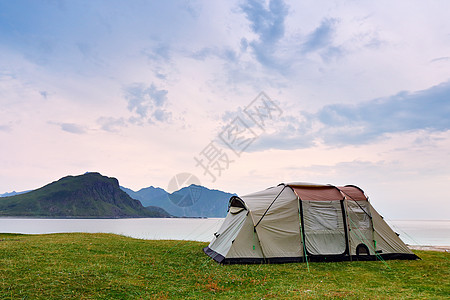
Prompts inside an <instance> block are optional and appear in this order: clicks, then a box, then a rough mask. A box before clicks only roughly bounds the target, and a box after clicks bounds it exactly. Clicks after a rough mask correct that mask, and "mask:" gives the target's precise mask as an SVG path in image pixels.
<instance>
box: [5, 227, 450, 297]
mask: <svg viewBox="0 0 450 300" xmlns="http://www.w3.org/2000/svg"><path fill="white" fill-rule="evenodd" d="M206 245H207V244H206V243H200V242H186V241H150V240H138V239H132V238H128V237H123V236H117V235H112V234H86V233H72V234H49V235H16V234H0V298H1V299H36V298H38V299H62V298H77V299H109V298H116V299H130V298H131V299H134V298H136V299H140V298H144V299H146V298H150V299H153V298H154V299H174V298H191V299H199V298H200V299H210V298H213V297H215V298H235V299H241V298H242V299H263V298H264V299H268V298H294V299H295V298H297V299H313V298H334V299H341V298H345V299H361V298H366V299H401V298H403V299H419V298H422V299H448V297H449V296H450V263H449V258H450V254H449V253H443V252H431V251H417V252H415V253H416V254H417V255H419V256H420V257H421V258H422V260H418V261H387V265H386V264H384V263H383V262H380V261H377V262H339V263H310V264H309V267H310V272H308V269H307V265H306V264H304V263H298V264H282V265H231V266H229V265H228V266H223V265H219V264H217V263H216V262H214V261H212V260H211V259H210V258H209V257H207V256H206V255H204V254H203V252H202V248H203V247H204V246H206Z"/></svg>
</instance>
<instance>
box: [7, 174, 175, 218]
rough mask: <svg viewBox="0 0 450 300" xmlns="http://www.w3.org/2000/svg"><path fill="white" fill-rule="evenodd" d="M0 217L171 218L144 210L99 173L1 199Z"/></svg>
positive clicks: (63, 179) (164, 213)
mask: <svg viewBox="0 0 450 300" xmlns="http://www.w3.org/2000/svg"><path fill="white" fill-rule="evenodd" d="M0 216H33V217H34V216H36V217H37V216H39V217H77V218H81V217H90V218H93V217H95V218H125V217H127V218H128V217H169V216H170V215H169V214H168V213H167V212H166V211H164V210H163V209H161V208H160V207H156V208H155V207H153V208H152V207H150V208H144V207H143V206H142V204H141V203H140V202H139V201H137V200H134V199H132V198H131V197H130V196H128V194H127V193H125V192H124V191H122V190H121V189H120V186H119V182H118V180H117V179H116V178H112V177H106V176H102V175H101V174H99V173H86V174H84V175H79V176H67V177H64V178H61V179H60V180H58V181H55V182H52V183H50V184H48V185H46V186H44V187H41V188H39V189H36V190H33V191H31V192H28V193H26V194H20V195H15V196H10V197H3V198H0Z"/></svg>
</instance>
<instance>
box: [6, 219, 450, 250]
mask: <svg viewBox="0 0 450 300" xmlns="http://www.w3.org/2000/svg"><path fill="white" fill-rule="evenodd" d="M222 222H223V219H220V218H217V219H216V218H211V219H184V218H183V219H182V218H180V219H175V218H174V219H158V218H149V219H31V218H0V232H4V233H25V234H44V233H59V232H89V233H97V232H104V233H115V234H121V235H125V236H130V237H134V238H139V239H171V240H192V241H204V242H208V241H210V240H211V239H212V237H213V234H214V232H216V231H217V230H218V229H219V227H220V225H221V224H222ZM387 222H388V223H389V225H391V227H392V228H393V229H394V231H395V232H397V233H399V234H400V238H401V239H402V240H403V241H404V242H405V243H407V244H410V245H427V246H450V220H446V221H411V220H408V221H398V220H390V221H387Z"/></svg>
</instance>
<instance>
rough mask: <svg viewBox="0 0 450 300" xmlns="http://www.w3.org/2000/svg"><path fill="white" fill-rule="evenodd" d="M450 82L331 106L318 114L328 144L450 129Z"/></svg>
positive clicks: (353, 142)
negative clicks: (400, 133)
mask: <svg viewBox="0 0 450 300" xmlns="http://www.w3.org/2000/svg"><path fill="white" fill-rule="evenodd" d="M449 115H450V82H447V83H442V84H440V85H438V86H434V87H432V88H430V89H427V90H423V91H419V92H415V93H408V92H402V93H399V94H397V95H394V96H391V97H388V98H383V99H375V100H372V101H369V102H363V103H361V104H358V105H343V104H338V105H328V106H325V107H323V108H322V109H321V110H320V111H319V112H318V113H317V114H316V117H317V119H318V120H319V121H320V122H321V123H322V124H323V125H325V127H324V128H323V129H322V131H321V135H322V137H323V138H324V140H325V141H326V142H328V143H333V144H336V143H351V144H358V143H365V142H369V141H370V140H372V139H374V138H379V137H381V136H383V135H384V134H386V133H396V132H404V131H412V130H420V129H425V130H437V131H446V130H449V129H450V118H449V117H448V116H449Z"/></svg>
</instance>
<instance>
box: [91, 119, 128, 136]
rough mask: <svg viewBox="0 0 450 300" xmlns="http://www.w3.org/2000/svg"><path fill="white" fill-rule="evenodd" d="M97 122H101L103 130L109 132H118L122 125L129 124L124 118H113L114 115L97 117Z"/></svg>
mask: <svg viewBox="0 0 450 300" xmlns="http://www.w3.org/2000/svg"><path fill="white" fill-rule="evenodd" d="M97 124H99V125H100V126H101V127H100V128H101V129H102V130H105V131H108V132H113V133H115V132H118V131H119V129H120V128H121V127H126V126H127V124H126V122H125V119H124V118H113V117H100V118H98V119H97Z"/></svg>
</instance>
